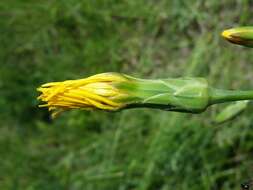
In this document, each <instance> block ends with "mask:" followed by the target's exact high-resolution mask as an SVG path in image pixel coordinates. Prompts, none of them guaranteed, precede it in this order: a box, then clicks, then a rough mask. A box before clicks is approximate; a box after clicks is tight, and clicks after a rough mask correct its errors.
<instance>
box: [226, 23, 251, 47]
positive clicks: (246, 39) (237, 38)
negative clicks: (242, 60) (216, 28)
mask: <svg viewBox="0 0 253 190" xmlns="http://www.w3.org/2000/svg"><path fill="white" fill-rule="evenodd" d="M222 36H223V37H224V38H225V39H226V40H228V41H230V42H231V43H234V44H238V45H243V46H247V47H253V27H252V26H244V27H237V28H231V29H228V30H224V31H223V32H222Z"/></svg>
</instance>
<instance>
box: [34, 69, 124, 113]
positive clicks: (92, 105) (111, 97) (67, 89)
mask: <svg viewBox="0 0 253 190" xmlns="http://www.w3.org/2000/svg"><path fill="white" fill-rule="evenodd" d="M127 80H128V79H127V78H126V77H124V76H123V75H120V74H117V73H102V74H97V75H94V76H91V77H88V78H85V79H79V80H67V81H63V82H51V83H46V84H43V85H42V86H41V87H39V88H38V89H37V90H38V91H40V92H41V93H42V94H41V95H40V96H39V97H38V99H39V100H41V101H43V102H45V104H44V105H40V107H48V109H49V111H53V114H52V116H53V117H55V116H56V115H57V114H58V113H60V112H62V111H65V110H69V109H74V108H81V109H85V110H92V109H102V110H110V111H113V110H118V109H120V108H122V107H124V106H125V104H124V103H121V102H120V101H119V100H120V99H121V98H124V97H126V96H127V94H126V93H124V92H123V91H122V90H119V89H118V88H116V87H115V86H114V85H116V84H117V83H120V82H124V81H127Z"/></svg>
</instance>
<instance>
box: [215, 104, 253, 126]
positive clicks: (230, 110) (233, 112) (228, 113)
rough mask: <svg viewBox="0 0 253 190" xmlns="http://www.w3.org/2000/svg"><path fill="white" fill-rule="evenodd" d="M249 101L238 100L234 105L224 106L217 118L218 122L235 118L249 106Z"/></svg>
mask: <svg viewBox="0 0 253 190" xmlns="http://www.w3.org/2000/svg"><path fill="white" fill-rule="evenodd" d="M248 103H249V101H248V100H244V101H238V102H236V103H234V104H232V105H229V106H227V107H226V108H224V109H223V110H222V111H221V112H220V113H219V114H218V115H217V116H216V118H215V122H216V123H224V122H226V121H228V120H231V119H234V118H235V117H236V116H238V115H239V114H240V113H242V112H243V111H244V110H245V108H246V107H247V105H248Z"/></svg>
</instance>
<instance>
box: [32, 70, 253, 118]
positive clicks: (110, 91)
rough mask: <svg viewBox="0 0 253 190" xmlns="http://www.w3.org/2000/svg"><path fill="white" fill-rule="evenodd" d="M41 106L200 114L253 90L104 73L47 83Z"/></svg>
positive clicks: (191, 80) (252, 95)
mask: <svg viewBox="0 0 253 190" xmlns="http://www.w3.org/2000/svg"><path fill="white" fill-rule="evenodd" d="M37 90H38V91H39V92H40V93H41V94H40V96H39V97H38V99H39V100H41V101H42V102H44V104H42V105H40V107H47V108H48V109H49V111H52V112H53V113H52V115H53V116H55V115H57V114H58V113H60V112H62V111H65V110H70V109H84V110H106V111H119V110H123V109H130V108H141V107H142V108H155V109H162V110H166V111H177V112H189V113H200V112H203V111H205V110H206V108H207V107H208V106H210V105H213V104H218V103H223V102H231V101H238V100H248V99H253V91H231V90H220V89H215V88H212V87H211V86H209V84H208V82H207V80H206V79H204V78H168V79H153V80H152V79H140V78H134V77H131V76H129V75H125V74H120V73H102V74H97V75H94V76H91V77H88V78H84V79H77V80H67V81H63V82H51V83H46V84H43V85H42V86H41V87H39V88H38V89H37Z"/></svg>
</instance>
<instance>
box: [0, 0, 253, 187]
mask: <svg viewBox="0 0 253 190" xmlns="http://www.w3.org/2000/svg"><path fill="white" fill-rule="evenodd" d="M252 6H253V4H252V1H250V0H210V1H202V0H198V1H197V0H159V1H144V0H128V1H116V0H108V1H102V0H92V1H88V0H87V1H82V0H37V1H33V0H25V1H23V0H1V2H0V42H1V43H0V61H1V64H0V94H1V96H0V97H1V98H0V119H1V126H0V158H1V162H0V189H22V190H23V189H29V190H32V189H36V190H38V189H43V190H44V189H48V190H49V189H50V190H51V189H52V190H56V189H74V190H79V189H85V190H108V189H110V190H112V189H120V190H128V189H138V190H146V189H150V190H153V189H161V190H166V189H168V190H171V189H187V190H195V189H196V190H198V189H223V190H231V189H239V188H240V183H242V182H244V181H245V180H247V179H249V178H252V177H253V172H252V165H253V156H252V151H253V140H252V139H253V119H252V111H253V110H252V108H250V106H249V108H248V109H247V110H246V112H244V114H243V115H241V116H240V117H238V118H236V120H234V121H231V122H227V123H224V124H221V125H216V124H214V123H213V122H212V118H213V117H214V116H215V114H216V113H217V112H218V111H219V110H220V109H222V107H224V105H219V106H213V107H212V108H210V109H208V110H207V111H206V112H205V113H203V114H200V115H191V114H181V113H172V112H164V111H158V110H147V109H139V110H127V111H123V112H118V113H113V114H112V113H106V112H85V111H79V110H77V111H70V112H66V113H64V114H62V115H61V116H60V117H58V118H57V119H55V120H51V119H50V116H49V113H48V111H47V110H43V109H39V108H37V104H38V101H37V100H36V97H37V95H38V94H37V92H36V87H37V86H39V85H41V84H42V83H45V82H49V81H62V80H66V79H77V78H82V77H86V76H89V75H92V74H96V73H100V72H107V71H117V72H123V73H126V74H131V75H133V76H136V77H144V78H158V77H159V78H161V77H178V76H202V77H203V76H204V77H207V78H208V80H209V81H210V83H211V84H212V85H213V86H216V87H222V88H231V89H239V88H240V89H252V88H253V80H252V77H253V51H252V50H251V49H247V48H243V47H237V46H233V45H231V44H229V43H227V42H225V41H224V40H222V38H221V37H220V36H219V35H220V32H221V31H222V30H223V29H226V28H229V27H232V26H236V25H249V24H252V21H253V20H252Z"/></svg>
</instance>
